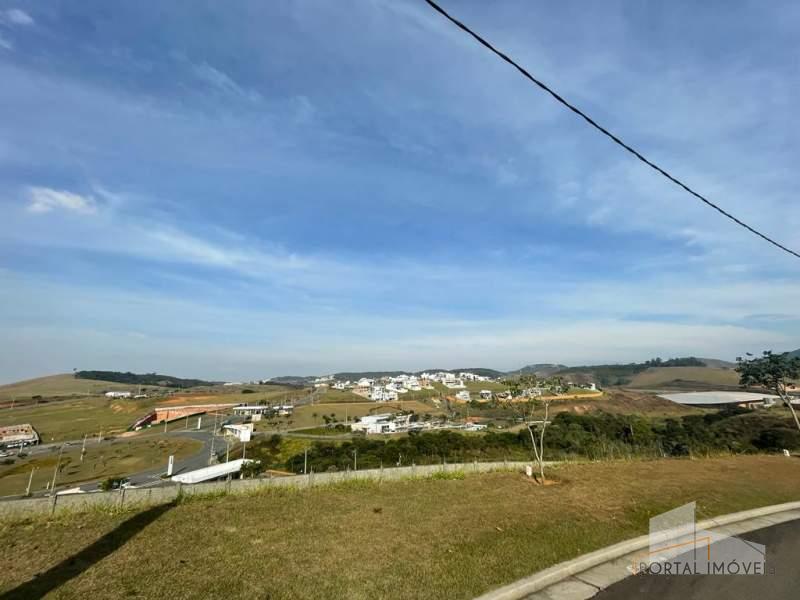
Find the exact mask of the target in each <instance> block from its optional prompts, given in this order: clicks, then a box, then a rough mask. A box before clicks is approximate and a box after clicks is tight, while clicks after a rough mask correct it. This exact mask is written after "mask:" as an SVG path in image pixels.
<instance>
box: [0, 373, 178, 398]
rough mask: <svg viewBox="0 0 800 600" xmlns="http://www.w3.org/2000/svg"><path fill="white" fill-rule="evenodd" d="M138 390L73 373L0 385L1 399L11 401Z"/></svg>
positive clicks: (126, 385)
mask: <svg viewBox="0 0 800 600" xmlns="http://www.w3.org/2000/svg"><path fill="white" fill-rule="evenodd" d="M144 387H145V388H147V390H148V391H149V390H154V391H155V392H158V393H166V392H168V391H169V390H170V389H171V388H161V387H158V388H157V387H155V386H144ZM113 390H117V391H123V392H133V393H136V392H137V391H138V386H135V385H129V384H124V383H114V382H110V381H95V380H92V379H75V377H73V376H72V375H71V374H69V373H65V374H62V375H48V376H46V377H37V378H36V379H26V380H25V381H18V382H16V383H9V384H6V385H0V401H3V402H4V403H5V401H11V400H12V399H16V400H17V401H18V402H21V401H24V400H26V399H30V398H31V397H32V396H42V397H43V398H54V397H65V396H94V395H101V394H102V393H103V392H106V391H113Z"/></svg>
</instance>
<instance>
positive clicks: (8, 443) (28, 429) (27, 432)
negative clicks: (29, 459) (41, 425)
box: [0, 423, 39, 449]
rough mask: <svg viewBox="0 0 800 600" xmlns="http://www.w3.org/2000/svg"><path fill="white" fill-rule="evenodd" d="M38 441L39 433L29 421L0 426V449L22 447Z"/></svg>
mask: <svg viewBox="0 0 800 600" xmlns="http://www.w3.org/2000/svg"><path fill="white" fill-rule="evenodd" d="M38 443H39V434H38V433H36V430H35V429H34V428H33V425H30V424H29V423H23V424H21V425H5V426H2V427H0V449H2V448H23V447H25V446H33V445H35V444H38Z"/></svg>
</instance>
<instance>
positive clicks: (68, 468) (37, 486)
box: [0, 436, 202, 496]
mask: <svg viewBox="0 0 800 600" xmlns="http://www.w3.org/2000/svg"><path fill="white" fill-rule="evenodd" d="M201 447H202V443H201V442H199V441H197V440H192V439H186V438H176V437H172V438H169V439H167V438H163V437H158V436H149V437H147V438H132V439H120V440H114V441H113V442H109V443H105V444H101V445H99V446H95V445H91V444H90V445H89V446H87V448H86V455H85V456H84V459H83V462H81V460H80V457H81V448H80V446H70V447H69V450H65V451H64V453H63V454H62V455H61V462H60V463H59V464H60V468H59V475H58V486H59V488H62V487H63V486H65V485H67V484H77V483H82V482H86V481H94V480H97V479H106V478H108V477H115V476H119V475H125V474H128V473H137V472H139V471H144V470H147V469H151V468H155V467H158V466H159V465H163V466H164V468H165V469H166V463H167V457H168V456H169V455H170V454H174V455H175V458H176V460H180V459H182V458H185V457H187V456H191V455H192V454H194V453H195V452H198V451H199V450H200V448H201ZM57 461H58V450H57V449H56V448H53V451H52V452H51V453H49V454H47V455H38V456H36V457H32V458H30V459H17V460H16V461H15V462H14V464H13V465H2V464H0V496H10V495H16V494H22V493H24V492H25V488H26V486H27V485H28V477H29V475H30V473H31V469H33V468H35V469H36V471H35V472H34V476H33V485H32V486H31V491H34V492H35V491H39V490H44V489H45V486H46V484H47V482H49V481H51V480H52V478H53V471H54V469H55V466H56V462H57Z"/></svg>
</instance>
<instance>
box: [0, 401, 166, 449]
mask: <svg viewBox="0 0 800 600" xmlns="http://www.w3.org/2000/svg"><path fill="white" fill-rule="evenodd" d="M154 403H155V400H153V399H150V398H148V399H145V400H109V399H107V398H81V399H77V400H63V401H59V402H52V403H47V404H39V405H38V406H31V407H25V408H13V409H3V410H0V425H12V424H15V423H30V424H31V425H33V426H34V427H35V428H36V430H37V431H38V432H39V435H40V436H41V438H42V441H43V442H48V443H49V442H53V441H56V442H58V441H61V440H74V439H78V438H82V437H83V436H84V434H89V435H97V434H98V433H99V432H100V431H103V432H104V434H109V433H119V432H122V431H125V430H126V429H127V428H128V427H129V426H130V425H131V424H132V423H133V422H134V421H135V420H136V418H137V417H139V416H143V415H144V414H146V413H147V412H148V411H149V410H150V409H152V407H153V405H154Z"/></svg>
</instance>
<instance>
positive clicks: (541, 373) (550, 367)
mask: <svg viewBox="0 0 800 600" xmlns="http://www.w3.org/2000/svg"><path fill="white" fill-rule="evenodd" d="M566 369H569V367H567V366H566V365H559V364H553V363H536V364H532V365H526V366H524V367H522V368H521V369H517V370H516V371H509V372H508V373H506V375H512V376H514V375H536V376H537V377H550V375H553V374H554V373H558V372H559V371H564V370H566Z"/></svg>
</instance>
